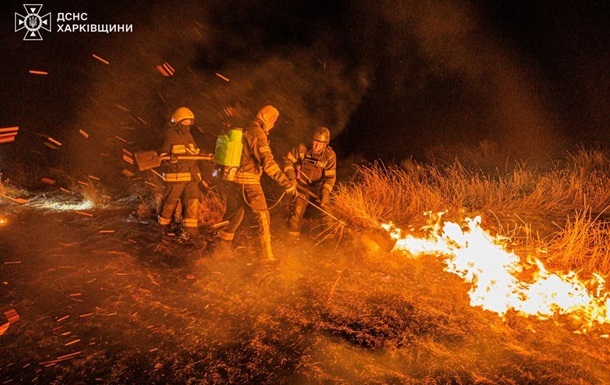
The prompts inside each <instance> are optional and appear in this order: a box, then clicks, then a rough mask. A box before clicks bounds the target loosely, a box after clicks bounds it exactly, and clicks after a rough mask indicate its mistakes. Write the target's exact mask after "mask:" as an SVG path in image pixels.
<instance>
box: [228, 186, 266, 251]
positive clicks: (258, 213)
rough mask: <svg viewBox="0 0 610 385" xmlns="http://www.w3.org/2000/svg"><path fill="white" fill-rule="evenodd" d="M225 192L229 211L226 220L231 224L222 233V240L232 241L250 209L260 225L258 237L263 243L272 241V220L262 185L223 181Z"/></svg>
mask: <svg viewBox="0 0 610 385" xmlns="http://www.w3.org/2000/svg"><path fill="white" fill-rule="evenodd" d="M222 183H223V192H224V193H225V197H226V199H227V211H226V213H225V215H224V218H223V219H224V220H228V221H229V224H228V225H227V226H226V227H225V228H224V229H223V230H222V231H221V232H220V239H222V240H225V241H232V240H233V238H234V236H235V232H236V231H237V229H238V228H239V226H240V225H241V222H242V221H243V219H244V214H245V210H246V209H249V210H251V211H252V213H253V214H254V217H255V218H256V221H257V223H258V236H259V239H260V240H261V242H267V243H268V242H270V240H271V231H270V227H271V218H270V216H269V209H268V208H267V201H266V199H265V193H264V191H263V188H262V186H261V185H260V183H257V184H240V183H234V182H227V181H223V182H222Z"/></svg>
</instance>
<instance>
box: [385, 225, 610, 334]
mask: <svg viewBox="0 0 610 385" xmlns="http://www.w3.org/2000/svg"><path fill="white" fill-rule="evenodd" d="M441 217H442V213H441V214H439V215H438V217H436V223H435V224H434V225H432V226H427V227H424V228H422V230H424V231H425V233H426V235H425V236H424V237H415V236H413V235H403V234H402V231H401V230H400V229H398V228H396V227H395V226H394V225H393V224H391V223H390V224H386V225H383V226H382V227H383V228H384V229H385V230H387V231H389V232H390V234H391V236H392V238H394V239H396V240H397V241H396V245H395V246H394V250H398V251H402V252H406V253H409V254H411V255H412V256H420V255H436V256H444V257H445V258H446V259H445V260H444V262H445V264H446V267H445V271H448V272H450V273H454V274H457V275H458V276H460V277H462V278H463V279H464V280H465V281H466V282H468V283H470V284H471V285H472V287H471V289H470V291H469V295H470V304H471V305H472V306H480V307H482V308H483V309H485V310H490V311H493V312H496V313H498V314H500V315H501V316H503V315H505V314H506V313H507V312H508V311H509V310H511V309H512V310H514V311H517V312H518V313H519V314H522V315H533V316H537V317H538V318H541V319H546V318H548V317H550V316H553V315H557V314H567V315H571V316H573V318H574V319H577V320H580V322H581V323H582V326H581V330H582V331H586V330H587V328H591V327H593V326H594V325H596V324H605V323H610V293H608V292H606V291H605V290H604V284H605V281H604V279H603V278H602V277H601V276H600V275H598V274H594V275H593V279H591V280H588V281H585V280H581V279H580V278H579V277H578V275H577V274H576V273H575V272H569V273H567V274H563V273H550V272H548V271H547V270H546V269H545V267H544V265H543V264H542V262H540V261H539V260H538V259H536V260H535V261H534V262H535V267H536V268H537V271H536V273H535V274H534V275H533V278H532V279H531V280H530V281H529V282H526V281H522V280H520V279H519V275H520V274H521V273H522V272H523V271H524V268H525V267H529V266H527V264H525V263H523V262H522V261H521V259H520V258H519V256H518V255H516V254H515V253H513V252H510V251H507V250H506V245H507V243H508V242H507V241H508V239H507V238H505V237H493V236H492V235H490V234H489V233H488V232H486V231H485V230H483V229H482V228H481V217H475V218H467V219H465V221H464V228H462V226H460V225H458V224H457V223H454V222H448V221H447V222H444V223H441ZM590 288H593V289H590Z"/></svg>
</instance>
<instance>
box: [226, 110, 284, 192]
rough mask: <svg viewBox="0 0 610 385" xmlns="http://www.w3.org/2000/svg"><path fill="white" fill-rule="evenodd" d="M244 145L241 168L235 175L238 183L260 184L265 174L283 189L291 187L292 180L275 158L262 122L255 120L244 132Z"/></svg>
mask: <svg viewBox="0 0 610 385" xmlns="http://www.w3.org/2000/svg"><path fill="white" fill-rule="evenodd" d="M242 143H243V150H242V155H241V162H240V167H239V170H238V171H237V174H236V175H235V182H236V183H242V184H259V183H260V179H261V175H262V174H263V172H265V174H267V175H268V176H269V177H270V178H271V179H273V180H275V181H276V182H277V183H279V184H280V186H282V187H283V188H289V187H290V180H288V178H287V177H286V175H284V173H283V172H282V170H280V166H278V164H277V163H276V162H275V159H274V158H273V154H272V153H271V147H269V138H268V137H267V133H266V132H265V130H263V123H262V122H260V121H258V120H255V121H254V122H253V125H252V126H250V127H247V128H246V129H245V130H244V134H243V136H242Z"/></svg>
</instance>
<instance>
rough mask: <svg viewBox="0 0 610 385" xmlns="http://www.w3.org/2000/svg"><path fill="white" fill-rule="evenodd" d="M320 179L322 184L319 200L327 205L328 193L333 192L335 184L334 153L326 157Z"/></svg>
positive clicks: (335, 165)
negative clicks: (322, 174)
mask: <svg viewBox="0 0 610 385" xmlns="http://www.w3.org/2000/svg"><path fill="white" fill-rule="evenodd" d="M322 179H323V183H322V191H321V192H320V200H321V202H322V203H328V201H329V200H330V193H331V191H333V187H335V182H336V181H337V156H336V155H335V153H334V151H333V152H332V153H331V155H330V156H329V157H328V162H326V167H325V168H324V176H323V178H322ZM324 200H326V202H324Z"/></svg>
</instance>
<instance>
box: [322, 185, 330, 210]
mask: <svg viewBox="0 0 610 385" xmlns="http://www.w3.org/2000/svg"><path fill="white" fill-rule="evenodd" d="M329 203H330V190H329V189H327V188H322V191H320V207H322V208H325V207H327V206H328V204H329Z"/></svg>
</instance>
